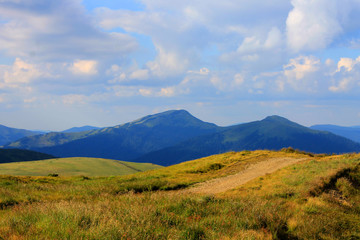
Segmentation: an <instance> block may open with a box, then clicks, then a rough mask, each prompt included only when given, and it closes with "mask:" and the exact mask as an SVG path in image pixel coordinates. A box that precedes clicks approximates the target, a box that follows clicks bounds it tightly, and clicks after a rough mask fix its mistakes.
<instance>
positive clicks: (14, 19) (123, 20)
mask: <svg viewBox="0 0 360 240" xmlns="http://www.w3.org/2000/svg"><path fill="white" fill-rule="evenodd" d="M359 103H360V0H316V1H314V0H291V1H290V0H272V1H266V0H253V1H247V0H222V1H218V0H195V1H194V0H192V1H189V0H181V1H180V0H172V1H168V0H121V1H113V0H83V1H81V0H56V1H55V0H50V1H49V0H0V124H2V125H6V126H9V127H16V128H24V129H33V130H54V131H59V130H64V129H67V128H71V127H74V126H84V125H93V126H99V127H105V126H115V125H118V124H122V123H125V122H128V121H132V120H135V119H137V118H140V117H143V116H145V115H149V114H154V113H159V112H162V111H166V110H170V109H186V110H188V111H189V112H190V113H191V114H193V115H194V116H196V117H198V118H200V119H202V120H204V121H208V122H213V123H216V124H218V125H221V126H226V125H232V124H237V123H244V122H250V121H255V120H261V119H263V118H265V117H266V116H269V115H280V116H283V117H286V118H288V119H290V120H292V121H295V122H298V123H300V124H303V125H305V126H311V125H313V124H337V125H342V126H353V125H360V104H359Z"/></svg>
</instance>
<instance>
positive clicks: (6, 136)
mask: <svg viewBox="0 0 360 240" xmlns="http://www.w3.org/2000/svg"><path fill="white" fill-rule="evenodd" d="M37 134H41V132H35V131H29V130H25V129H17V128H10V127H6V126H3V125H0V146H2V145H5V144H8V143H11V142H14V141H16V140H18V139H20V138H23V137H28V136H33V135H37Z"/></svg>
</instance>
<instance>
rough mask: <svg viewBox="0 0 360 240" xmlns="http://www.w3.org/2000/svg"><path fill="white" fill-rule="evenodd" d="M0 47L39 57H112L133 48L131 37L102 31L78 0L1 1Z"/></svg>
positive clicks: (34, 57) (17, 53)
mask: <svg viewBox="0 0 360 240" xmlns="http://www.w3.org/2000/svg"><path fill="white" fill-rule="evenodd" d="M0 16H1V18H2V20H3V21H1V22H0V50H1V51H3V52H5V53H6V54H7V55H9V56H15V57H21V58H31V59H36V60H40V61H49V60H51V61H69V60H72V59H76V58H85V59H86V58H94V57H97V58H115V57H118V56H119V54H120V55H126V54H128V53H130V52H132V51H134V50H135V48H136V47H137V44H136V42H135V40H134V38H132V37H130V36H129V35H125V34H119V33H105V32H102V31H100V30H99V29H98V28H97V27H95V26H94V22H93V20H92V19H91V17H90V16H89V15H87V14H86V12H85V9H84V8H83V6H82V5H81V1H80V0H58V1H48V0H36V1H35V0H19V1H16V2H14V1H5V2H4V1H2V2H0Z"/></svg>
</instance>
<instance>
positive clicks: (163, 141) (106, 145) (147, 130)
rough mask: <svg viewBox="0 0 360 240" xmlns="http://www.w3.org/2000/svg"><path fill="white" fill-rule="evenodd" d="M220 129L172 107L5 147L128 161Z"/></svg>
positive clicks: (17, 142)
mask: <svg viewBox="0 0 360 240" xmlns="http://www.w3.org/2000/svg"><path fill="white" fill-rule="evenodd" d="M221 129H222V128H221V127H218V126H216V125H215V124H212V123H206V122H203V121H201V120H199V119H197V118H195V117H194V116H192V115H191V114H190V113H188V112H187V111H185V110H173V111H166V112H163V113H159V114H155V115H149V116H146V117H143V118H141V119H138V120H135V121H133V122H129V123H126V124H122V125H118V126H115V127H108V128H102V129H98V130H90V131H85V132H77V133H56V132H53V133H48V134H43V135H37V136H31V137H27V138H23V139H20V140H18V141H15V142H13V143H11V144H9V145H7V146H6V147H11V148H21V149H31V150H34V151H39V152H43V153H48V154H52V155H55V156H58V157H77V156H79V157H99V158H109V159H117V160H124V161H129V160H132V159H134V158H138V157H140V156H142V155H144V154H146V153H149V152H152V151H156V150H160V149H162V148H166V147H169V146H172V145H175V144H177V143H179V142H182V141H185V140H187V139H190V138H192V137H196V136H200V135H205V134H210V133H214V132H217V131H220V130H221Z"/></svg>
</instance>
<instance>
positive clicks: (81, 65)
mask: <svg viewBox="0 0 360 240" xmlns="http://www.w3.org/2000/svg"><path fill="white" fill-rule="evenodd" d="M97 65H98V62H97V61H95V60H76V61H74V63H73V64H72V66H71V67H70V68H69V70H70V71H71V72H72V73H74V74H78V75H95V74H97V73H98V70H97Z"/></svg>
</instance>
